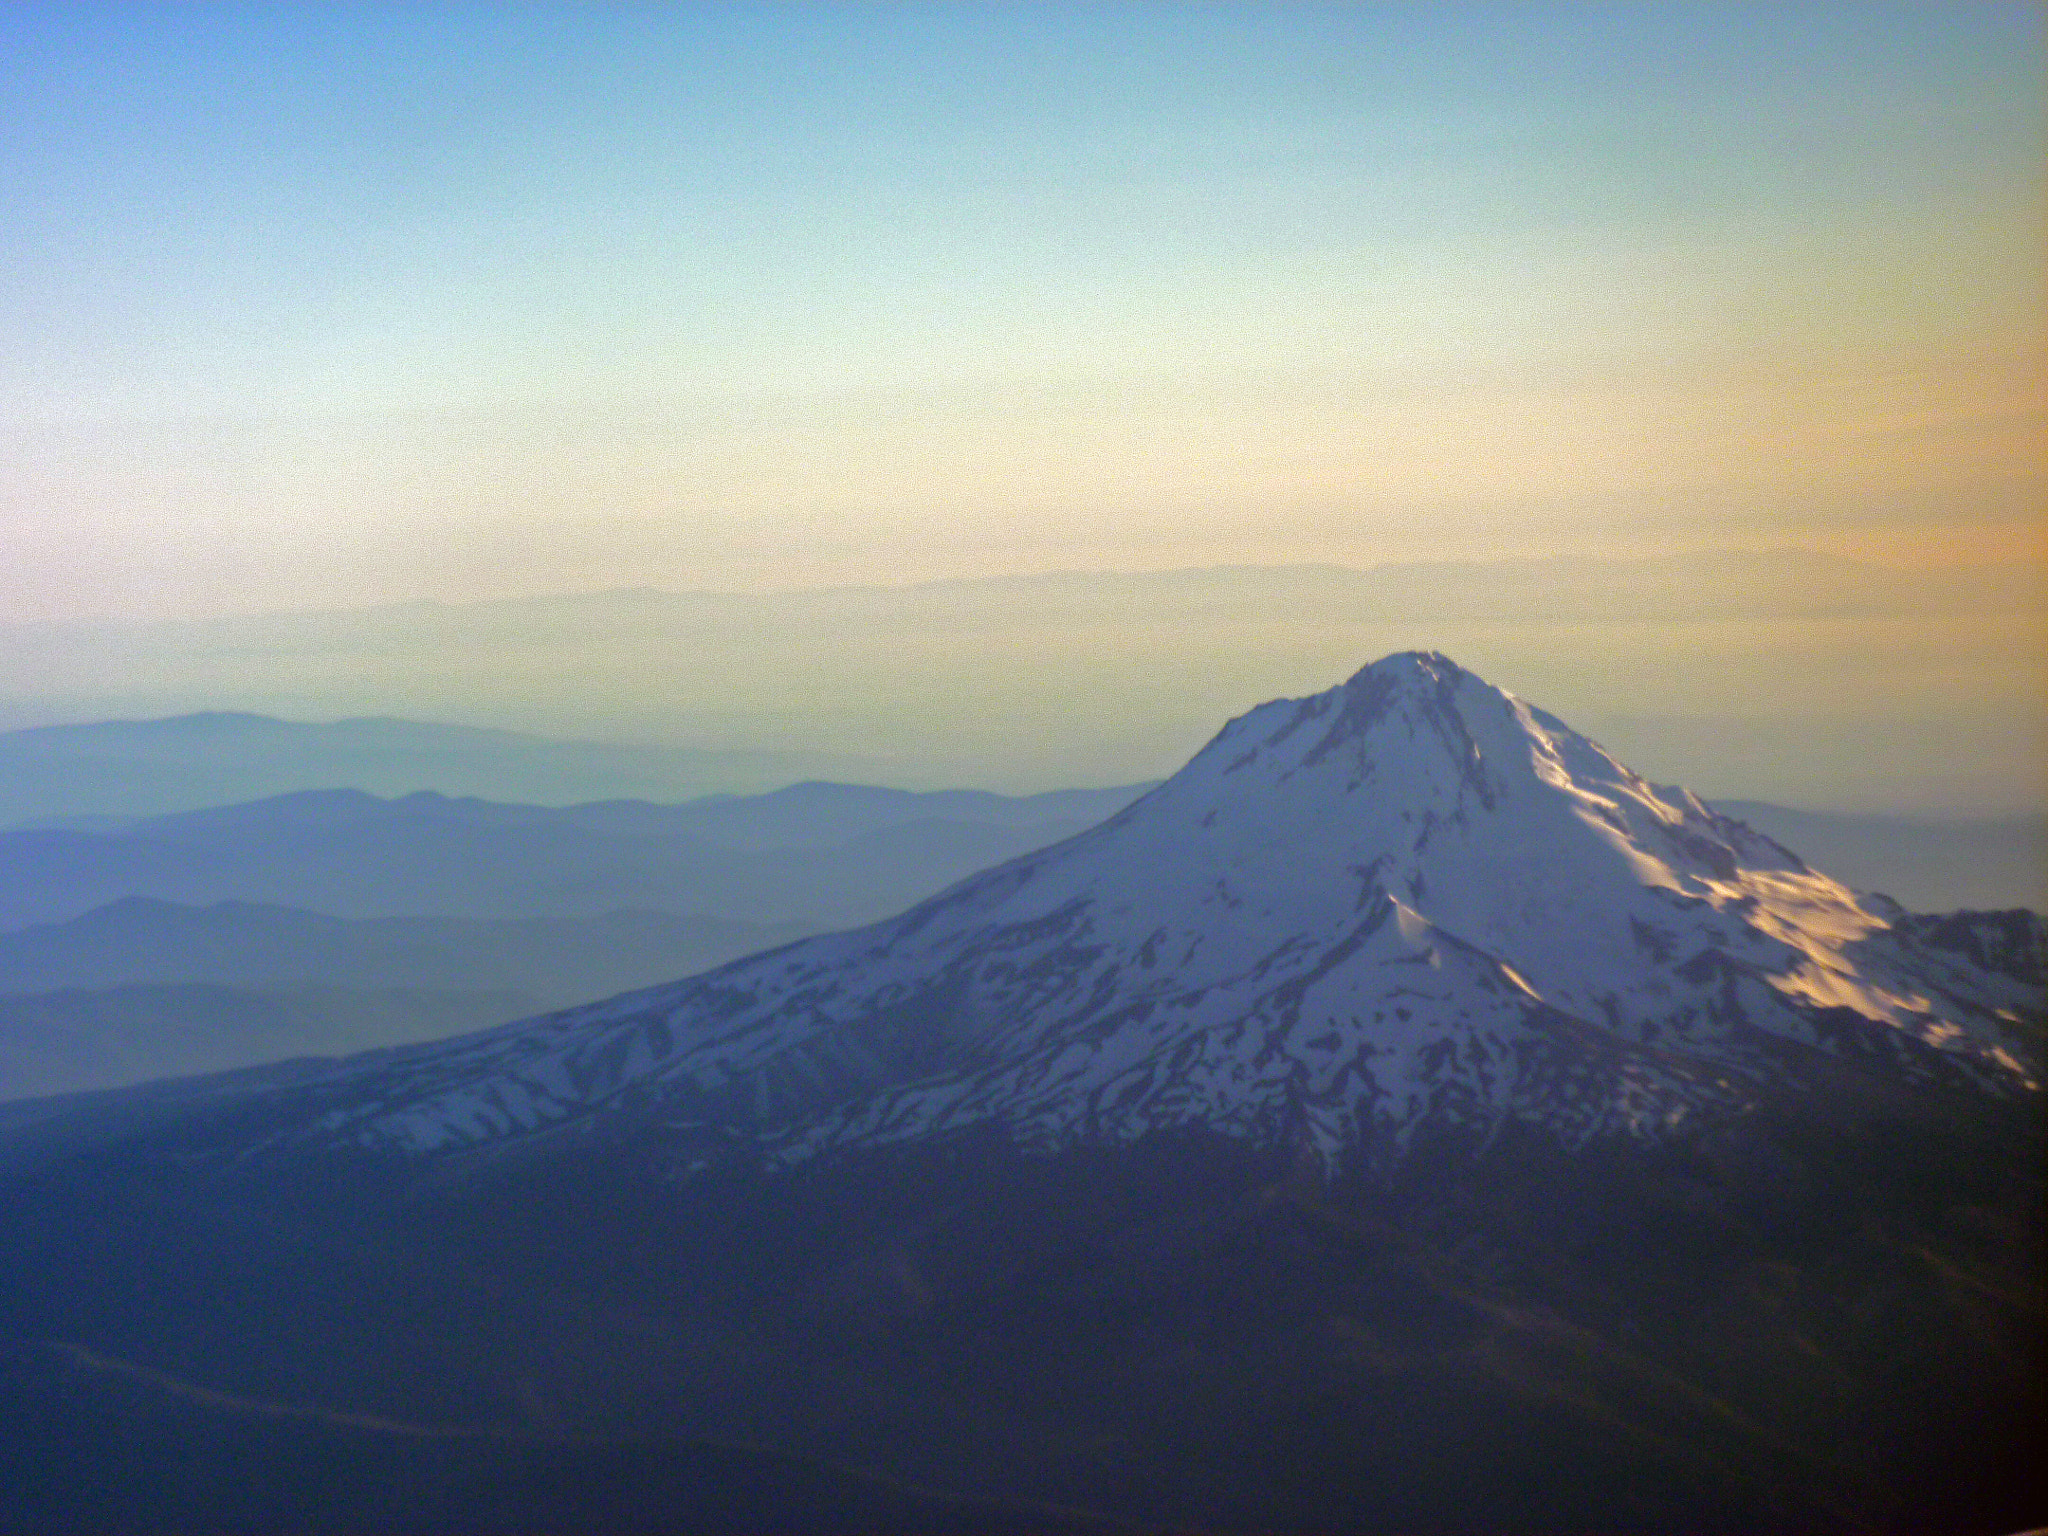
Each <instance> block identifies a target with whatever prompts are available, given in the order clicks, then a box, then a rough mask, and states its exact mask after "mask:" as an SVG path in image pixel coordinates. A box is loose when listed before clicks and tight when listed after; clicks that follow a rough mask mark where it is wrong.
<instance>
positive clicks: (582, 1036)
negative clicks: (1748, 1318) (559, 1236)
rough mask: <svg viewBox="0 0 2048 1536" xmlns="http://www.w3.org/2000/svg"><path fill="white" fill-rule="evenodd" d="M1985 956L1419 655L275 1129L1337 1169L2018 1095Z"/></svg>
mask: <svg viewBox="0 0 2048 1536" xmlns="http://www.w3.org/2000/svg"><path fill="white" fill-rule="evenodd" d="M2021 943H2022V947H2024V946H2025V944H2027V943H2036V944H2037V943H2038V939H2037V938H2028V937H2025V936H2023V937H2022V940H2021ZM1972 945H1974V946H1975V952H1976V953H1977V954H1978V955H1979V956H1981V955H1982V954H1983V953H1985V951H1984V948H1983V942H1982V936H1981V935H1979V936H1977V937H1976V938H1965V939H1959V938H1958V937H1957V936H1956V935H1953V934H1949V935H1947V936H1946V937H1943V933H1942V932H1937V931H1936V930H1934V929H1931V928H1929V927H1928V925H1926V924H1925V923H1919V924H1916V923H1915V921H1914V920H1913V919H1911V918H1909V917H1908V915H1907V914H1905V913H1903V912H1902V911H1900V910H1899V909H1898V908H1896V907H1895V906H1893V905H1892V904H1891V903H1889V902H1887V901H1886V900H1885V899H1883V898H1881V897H1865V896H1859V895H1857V894H1856V893H1854V892H1852V891H1850V890H1848V889H1846V888H1845V887H1844V886H1842V885H1841V884H1839V883H1837V882H1836V881H1834V880H1832V879H1830V878H1829V877H1828V876H1826V875H1824V874H1822V873H1820V872H1818V871H1816V870H1813V869H1811V868H1809V867H1807V865H1806V864H1804V863H1803V862H1802V861H1801V860H1800V859H1799V858H1798V857H1797V855H1795V854H1793V853H1792V852H1790V851H1789V850H1787V849H1785V848H1783V847H1781V846H1779V845H1778V844H1776V843H1774V842H1772V841H1771V840H1770V839H1768V838H1766V837H1764V836H1762V835H1761V834H1759V833H1757V832H1754V831H1752V830H1751V829H1750V828H1749V827H1747V826H1745V825H1744V824H1742V823H1741V822H1738V821H1734V820H1731V819H1730V818H1728V817H1725V816H1722V815H1719V814H1717V813H1715V812H1713V811H1711V810H1709V809H1708V808H1707V807H1705V806H1704V805H1703V804H1702V803H1701V802H1700V801H1699V800H1698V799H1697V798H1696V797H1695V796H1693V795H1691V794H1690V793H1687V792H1685V791H1683V790H1676V789H1671V788H1666V787H1663V786H1658V785H1653V784H1650V783H1648V782H1646V781H1645V780H1643V779H1642V778H1640V777H1639V776H1638V775H1636V774H1634V773H1632V772H1630V771H1629V770H1628V769H1627V768H1625V767H1623V766H1622V765H1621V764H1620V763H1618V762H1616V761H1615V760H1614V759H1613V758H1612V757H1610V756H1609V755H1608V754H1607V753H1606V752H1604V751H1603V750H1602V749H1601V748H1600V747H1598V746H1597V745H1595V744H1594V743H1593V742H1591V741H1589V740H1588V739H1586V738H1585V737H1583V736H1580V735H1578V734H1577V733H1576V732H1574V731H1572V730H1571V729H1570V728H1568V727H1567V726H1565V725H1564V724H1563V723H1562V722H1561V721H1559V720H1557V719H1556V718H1555V717H1553V716H1551V715H1548V714H1546V713H1544V712H1543V711H1541V710H1538V709H1535V708H1533V707H1531V706H1530V705H1528V704H1527V703H1525V702H1523V701H1522V700H1520V699H1518V698H1516V697H1514V696H1513V695H1512V694H1509V693H1506V692H1503V691H1502V690H1500V689H1498V688H1494V687H1492V686H1490V685H1489V684H1487V683H1485V682H1484V681H1482V680H1481V679H1479V678H1477V677H1475V676H1474V675H1472V674H1471V673H1469V672H1466V671H1464V670H1463V669H1461V668H1459V667H1458V666H1456V665H1455V664H1454V663H1452V662H1451V661H1449V660H1448V659H1447V658H1445V657H1443V656H1441V655H1438V654H1435V653H1433V652H1431V653H1415V652H1407V653H1402V654H1399V655H1394V656H1389V657H1387V658H1385V659H1383V660H1381V661H1379V662H1377V663H1375V664H1373V665H1372V666H1369V667H1367V668H1365V669H1364V670H1363V671H1361V672H1359V673H1358V674H1357V675H1356V676H1354V677H1352V678H1351V679H1350V680H1349V681H1348V682H1346V683H1344V684H1342V685H1341V686H1339V687H1336V688H1333V689H1330V690H1329V691H1328V692H1325V693H1320V694H1316V695H1313V696H1312V697H1309V698H1305V699H1283V700H1276V701H1274V702H1272V703H1268V704H1265V705H1262V706H1260V707H1259V708H1257V709H1254V710H1252V711H1251V712H1250V713H1248V714H1246V715H1243V716H1241V717H1239V718H1238V719H1236V720H1234V721H1232V722H1231V723H1230V724H1229V725H1227V726H1226V727H1225V728H1224V729H1223V730H1222V731H1221V732H1220V733H1219V734H1218V735H1217V736H1216V738H1215V739H1214V740H1213V741H1211V742H1210V743H1209V745H1208V746H1207V747H1205V748H1204V749H1203V750H1202V751H1201V752H1200V753H1199V754H1197V755H1196V757H1195V758H1194V759H1193V760H1192V761H1190V762H1189V763H1188V764H1187V766H1186V767H1184V768H1183V769H1182V770H1181V771H1180V772H1179V773H1177V774H1175V775H1174V776H1173V777H1172V778H1171V779H1169V780H1168V781H1167V782H1165V783H1164V784H1162V785H1161V786H1159V787H1158V788H1157V789H1155V790H1153V791H1152V792H1151V793H1150V794H1148V795H1146V796H1144V797H1143V798H1141V799H1140V800H1138V801H1137V802H1135V803H1134V804H1132V805H1131V806H1129V807H1128V808H1126V809H1125V810H1123V811H1122V812H1120V813H1118V814H1117V815H1115V816H1114V817H1112V818H1111V819H1109V820H1108V821H1106V822H1104V823H1102V824H1101V825H1099V826H1097V827H1095V828H1093V829H1092V830H1090V831H1087V832H1084V833H1082V834H1080V835H1079V836H1076V837H1074V838H1071V839H1069V840H1068V841H1066V842H1063V843H1060V844H1057V845H1055V846H1053V847H1051V848H1048V849H1044V850H1042V851H1039V852H1036V853H1032V854H1028V855H1026V856H1024V857H1022V858H1018V859H1015V860H1012V861H1011V862H1009V863H1007V864H1004V865H1001V866H998V867H997V868H994V869H991V870H989V871H987V872H985V873H983V874H981V875H978V876H975V877H973V878H971V879H968V880H966V881H963V882H962V883H960V884H959V885H956V886H954V887H953V888H951V889H950V890H948V891H945V892H943V893H941V894H939V895H938V896H935V897H933V898H932V899H930V900H928V901H926V902H924V903H922V904H921V905H919V906H917V907H914V908H912V909H911V910H910V911H908V912H906V913H904V914H903V915H902V916H900V917H898V918H895V919H892V920H890V921H887V922H883V923H879V924H876V925H874V926H871V927H868V928H863V929H859V930H856V931H853V932H849V933H841V934H834V935H829V936H825V937H821V938H817V939H811V940H806V941H803V942H800V943H798V944H794V945H791V946H789V947H786V948H783V949H779V950H775V951H771V952H769V953H766V954H762V955H757V956H754V957H752V958H749V959H746V960H742V961H738V962H736V963H734V964H731V965H727V966H725V967H723V968H721V969H718V970H715V971H711V972H708V973H706V974H704V975H702V976H698V977H695V978H693V979H689V980H685V981H680V982H677V983H674V984H671V985H668V986H663V987H657V988H654V989H651V990H647V991H643V992H638V993H631V994H628V995H625V996H622V997H619V998H614V999H611V1000H609V1001H606V1002H602V1003H597V1004H593V1005H590V1006H586V1007H581V1008H576V1009H571V1010H568V1011H566V1012H562V1013H558V1014H554V1015H551V1016H548V1017H545V1018H541V1019H538V1020H533V1021H529V1022H523V1023H519V1024H514V1025H508V1026H505V1027H503V1028H500V1029H496V1030H492V1031H489V1032H486V1033H484V1034H481V1035H475V1036H470V1037H467V1038H466V1039H463V1040H458V1041H453V1042H446V1043H442V1044H438V1045H433V1046H427V1047H420V1048H413V1049H408V1050H405V1051H400V1052H394V1053H384V1054H381V1055H380V1056H378V1057H375V1058H370V1059H366V1060H364V1061H362V1062H359V1063H356V1064H351V1065H348V1066H345V1067H343V1068H341V1069H340V1070H339V1071H338V1072H337V1073H336V1074H335V1075H334V1076H333V1077H331V1078H330V1079H328V1080H327V1081H326V1082H324V1083H322V1084H319V1085H318V1086H317V1087H315V1088H313V1089H310V1090H308V1091H310V1092H312V1093H314V1094H315V1096H316V1098H317V1100H318V1102H319V1103H320V1105H321V1111H320V1113H318V1114H317V1116H313V1117H309V1118H308V1119H305V1120H301V1121H299V1122H298V1126H297V1128H296V1129H295V1130H293V1131H290V1132H287V1133H285V1135H284V1136H283V1138H282V1139H283V1140H284V1141H285V1142H288V1143H293V1144H299V1145H303V1144H305V1143H306V1142H307V1141H309V1140H311V1141H316V1142H319V1143H323V1144H327V1145H334V1144H337V1143H339V1144H342V1145H350V1146H354V1147H358V1148H364V1149H376V1150H382V1151H388V1152H392V1153H398V1154H425V1153H451V1152H461V1151H470V1150H474V1151H480V1152H487V1151H489V1150H491V1149H494V1148H499V1147H504V1146H508V1145H511V1144H514V1143H517V1144H520V1145H522V1146H524V1147H526V1148H528V1149H532V1148H533V1141H534V1138H535V1137H536V1136H541V1137H560V1136H563V1135H570V1136H577V1135H586V1134H596V1135H600V1136H612V1135H621V1134H632V1135H635V1136H641V1135H647V1136H651V1137H653V1138H654V1139H655V1141H656V1143H657V1144H659V1145H661V1146H663V1147H665V1148H666V1149H668V1154H669V1155H670V1156H672V1158H673V1160H674V1164H675V1166H677V1167H678V1168H684V1169H687V1168H692V1167H700V1166H704V1165H705V1164H706V1163H708V1162H711V1161H716V1160H718V1159H720V1158H722V1157H724V1156H726V1155H728V1154H730V1153H731V1152H733V1151H734V1150H737V1149H744V1150H745V1151H746V1153H747V1154H748V1155H760V1156H765V1157H766V1158H767V1159H768V1161H769V1162H770V1163H771V1164H777V1165H786V1164H789V1163H793V1162H798V1161H802V1160H805V1159H807V1158H809V1157H811V1156H813V1155H815V1154H817V1153H819V1152H821V1151H824V1150H826V1149H830V1148H846V1147H856V1146H873V1145H878V1144H883V1143H894V1142H905V1141H918V1140H927V1139H930V1138H934V1137H939V1136H945V1135H950V1134H953V1133H958V1132H963V1131H968V1130H973V1129H977V1128H979V1129H982V1130H984V1131H992V1132H995V1133H998V1134H1000V1135H1001V1136H1003V1137H1005V1138H1007V1139H1009V1140H1010V1141H1012V1142H1014V1143H1015V1144H1017V1145H1019V1146H1021V1147H1024V1148H1027V1149H1035V1150H1046V1151H1049V1150H1053V1149H1056V1148H1059V1147H1062V1146H1067V1145H1072V1144H1076V1143H1081V1142H1092V1141H1128V1140H1132V1139H1135V1138H1138V1137H1140V1136H1143V1135H1145V1134H1146V1133H1148V1132H1152V1131H1156V1130H1163V1129H1168V1128H1172V1127H1180V1126H1190V1125H1201V1126H1204V1127H1207V1128H1209V1129H1210V1130H1213V1131H1220V1132H1222V1133H1224V1134H1226V1135H1230V1136H1234V1137H1239V1138H1246V1139H1256V1140H1268V1139H1271V1138H1274V1137H1289V1138H1293V1139H1294V1140H1295V1141H1296V1142H1297V1143H1299V1144H1300V1145H1301V1147H1302V1148H1303V1150H1304V1151H1305V1152H1308V1153H1312V1154H1313V1155H1314V1156H1316V1157H1318V1158H1320V1159H1321V1160H1322V1161H1323V1162H1324V1164H1325V1166H1333V1165H1335V1164H1337V1163H1339V1162H1342V1161H1343V1160H1345V1159H1347V1158H1357V1157H1363V1158H1365V1159H1366V1160H1368V1161H1370V1160H1375V1159H1382V1158H1386V1157H1391V1156H1398V1155H1399V1154H1400V1153H1401V1152H1402V1151H1403V1150H1405V1149H1406V1148H1408V1147H1409V1146H1410V1145H1411V1144H1412V1143H1413V1141H1414V1138H1415V1137H1416V1136H1417V1135H1418V1134H1424V1133H1427V1134H1431V1135H1435V1134H1439V1133H1441V1134H1447V1135H1450V1136H1453V1137H1464V1138H1471V1139H1475V1140H1481V1141H1483V1140H1489V1139H1491V1138H1492V1137H1493V1136H1495V1135H1496V1134H1497V1133H1498V1132H1499V1130H1500V1129H1501V1128H1502V1127H1503V1125H1504V1124H1506V1123H1508V1122H1510V1121H1520V1122H1526V1123H1530V1124H1533V1125H1536V1126H1538V1127H1541V1128H1543V1129H1545V1130H1547V1131H1549V1132H1551V1133H1553V1134H1554V1135H1555V1136H1557V1137H1558V1138H1560V1139H1561V1140H1562V1141H1563V1142H1565V1143H1566V1144H1567V1145H1577V1144H1580V1143H1583V1142H1584V1141H1586V1140H1587V1139H1588V1138H1592V1137H1596V1136H1601V1135H1605V1134H1620V1135H1623V1136H1626V1137H1630V1138H1636V1139H1654V1138H1656V1137H1659V1136H1661V1135H1664V1134H1666V1133H1668V1132H1669V1131H1671V1130H1672V1129H1673V1128H1676V1127H1680V1126H1684V1125H1688V1124H1690V1123H1691V1122H1693V1121H1694V1120H1695V1118H1696V1117H1697V1116H1699V1115H1700V1114H1701V1113H1703V1112H1713V1111H1736V1110H1739V1109H1740V1108H1741V1107H1742V1106H1743V1105H1744V1104H1745V1103H1747V1102H1750V1101H1753V1100H1754V1099H1756V1098H1757V1097H1758V1096H1760V1095H1765V1094H1769V1093H1772V1092H1775V1091H1780V1090H1784V1089H1787V1088H1798V1087H1800V1086H1802V1085H1805V1086H1811V1085H1812V1084H1814V1083H1818V1082H1820V1081H1822V1080H1825V1081H1828V1082H1835V1081H1838V1080H1839V1079H1840V1077H1841V1072H1842V1069H1843V1068H1845V1067H1847V1068H1852V1069H1853V1070H1854V1071H1855V1072H1856V1073H1858V1074H1860V1076H1861V1077H1862V1078H1865V1079H1869V1080H1871V1081H1874V1082H1878V1083H1885V1084H1894V1085H1896V1084H1900V1083H1915V1082H1930V1081H1946V1082H1951V1083H1959V1084H1969V1085H1974V1086H1976V1087H1978V1088H1981V1089H1983V1090H1986V1091H1988V1092H1989V1093H1991V1094H1993V1095H1997V1096H2010V1095H2014V1094H2023V1093H2026V1092H2030V1091H2032V1090H2034V1089H2035V1088H2036V1087H2037V1086H2038V1081H2039V1068H2038V1065H2037V1063H2036V1062H2035V1061H2034V1060H2033V1047H2032V1045H2031V1044H2030V1040H2031V1036H2030V1035H2028V1034H2027V1033H2026V1030H2027V1028H2028V1026H2027V1025H2026V1023H2025V1015H2026V1014H2027V1013H2028V1012H2030V1011H2032V1010H2038V1008H2039V1007H2040V1006H2041V1000H2042V993H2041V988H2040V987H2039V985H2038V983H2037V981H2035V980H2034V979H2032V978H2030V977H2027V976H2024V975H2021V974H2015V973H2009V972H2008V970H2007V969H2003V968H2000V967H1999V966H1998V965H1997V964H1995V963H1986V962H1982V961H1981V960H1980V959H1978V958H1972V956H1971V953H1967V952H1966V950H1969V949H1970V947H1971V946H1972ZM2021 969H2024V968H2021Z"/></svg>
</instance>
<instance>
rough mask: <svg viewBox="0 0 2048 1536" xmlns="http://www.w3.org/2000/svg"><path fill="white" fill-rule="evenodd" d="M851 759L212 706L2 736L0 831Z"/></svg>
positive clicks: (653, 779)
mask: <svg viewBox="0 0 2048 1536" xmlns="http://www.w3.org/2000/svg"><path fill="white" fill-rule="evenodd" d="M847 765H848V760H845V759H832V758H829V757H827V756H825V755H823V754H806V753H796V752H708V751H692V750H689V749H686V748H672V747H634V746H620V745H613V744H607V743H603V742H586V741H554V740H550V739H548V738H546V737H541V736H530V735H526V734H523V733H521V732H517V731H497V730H480V729H477V728H475V727H471V726H460V725H434V724H427V723H423V722H420V721H416V720H390V719H361V720H337V721H335V722H334V723H333V724H331V725H313V724H307V723H304V722H300V721H292V720H277V719H272V718H271V717H269V716H267V715H254V714H243V713H229V712H221V711H212V712H208V713H204V714H193V715H177V716H173V717H170V718H168V719H157V720H108V721H102V722H98V723H95V724H90V725H52V726H38V727H33V728H31V729H27V730H14V731H0V826H7V825H16V824H20V823H23V822H34V821H39V820H47V819H51V818H58V819H63V820H66V821H70V822H73V823H76V822H78V821H79V820H80V818H87V819H91V818H97V817H115V818H118V817H124V816H125V817H134V816H155V815H162V814H165V813H168V812H175V811H187V810H197V809H199V808H201V807H204V806H214V805H224V804H229V803H232V802H236V801H243V800H254V799H259V798H264V797H268V796H272V795H279V794H286V793H290V792H293V791H299V790H309V789H326V788H331V787H337V786H338V787H345V788H352V789H361V790H367V791H370V792H372V793H377V794H386V795H390V794H406V793H409V792H411V791H414V790H419V789H434V790H439V791H441V792H443V793H446V794H451V795H483V796H489V797H494V798H497V799H502V800H513V801H536V802H539V803H541V804H547V805H561V804H567V803H570V802H573V801H582V800H598V799H612V798H619V797H627V796H647V797H653V798H657V799H663V800H680V799H686V798H689V797H692V796H698V795H703V794H707V793H711V792H715V791H730V790H738V789H761V788H764V787H766V786H768V785H771V784H774V783H776V782H778V781H786V780H789V779H792V778H800V777H803V776H805V775H809V774H816V773H818V772H819V771H821V770H827V769H834V768H836V769H838V770H840V771H843V770H844V769H845V767H846V766H847Z"/></svg>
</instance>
